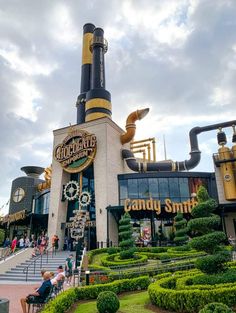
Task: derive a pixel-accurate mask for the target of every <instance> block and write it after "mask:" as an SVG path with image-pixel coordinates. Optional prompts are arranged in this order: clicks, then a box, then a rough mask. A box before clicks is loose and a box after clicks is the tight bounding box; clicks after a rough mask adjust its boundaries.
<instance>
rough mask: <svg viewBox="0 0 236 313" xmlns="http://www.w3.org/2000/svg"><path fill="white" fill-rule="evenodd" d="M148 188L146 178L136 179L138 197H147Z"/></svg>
mask: <svg viewBox="0 0 236 313" xmlns="http://www.w3.org/2000/svg"><path fill="white" fill-rule="evenodd" d="M149 197H150V195H149V188H148V180H147V178H143V179H139V180H138V198H139V199H142V198H149Z"/></svg>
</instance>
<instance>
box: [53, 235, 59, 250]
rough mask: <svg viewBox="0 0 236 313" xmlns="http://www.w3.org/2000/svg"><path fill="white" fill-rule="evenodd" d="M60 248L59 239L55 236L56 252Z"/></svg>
mask: <svg viewBox="0 0 236 313" xmlns="http://www.w3.org/2000/svg"><path fill="white" fill-rule="evenodd" d="M58 246H59V237H58V236H57V235H55V240H54V247H55V249H56V250H58Z"/></svg>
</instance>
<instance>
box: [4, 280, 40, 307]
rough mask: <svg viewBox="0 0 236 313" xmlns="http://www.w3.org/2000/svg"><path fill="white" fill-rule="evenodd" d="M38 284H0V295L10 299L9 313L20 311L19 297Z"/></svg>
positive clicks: (29, 291)
mask: <svg viewBox="0 0 236 313" xmlns="http://www.w3.org/2000/svg"><path fill="white" fill-rule="evenodd" d="M38 286H39V285H37V284H36V285H26V284H25V285H18V284H12V285H8V284H4V285H0V296H1V298H6V299H8V300H9V301H10V308H9V313H22V309H21V305H20V299H21V298H24V297H25V296H27V295H28V294H29V293H31V292H32V291H34V289H35V288H36V287H38Z"/></svg>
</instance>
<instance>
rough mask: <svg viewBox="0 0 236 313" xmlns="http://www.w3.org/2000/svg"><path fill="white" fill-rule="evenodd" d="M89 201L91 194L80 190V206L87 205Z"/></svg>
mask: <svg viewBox="0 0 236 313" xmlns="http://www.w3.org/2000/svg"><path fill="white" fill-rule="evenodd" d="M90 202H91V194H90V193H89V192H88V191H83V192H81V194H80V196H79V203H80V205H81V206H86V205H89V204H90Z"/></svg>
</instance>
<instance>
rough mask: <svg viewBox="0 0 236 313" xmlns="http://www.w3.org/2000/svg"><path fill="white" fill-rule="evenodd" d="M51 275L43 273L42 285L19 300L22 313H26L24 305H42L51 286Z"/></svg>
mask: <svg viewBox="0 0 236 313" xmlns="http://www.w3.org/2000/svg"><path fill="white" fill-rule="evenodd" d="M50 279H51V273H50V272H45V273H44V274H43V283H42V285H41V286H40V287H39V288H38V289H36V291H35V292H33V293H31V294H29V295H28V296H27V297H26V298H22V299H20V303H21V307H22V310H23V313H27V311H26V304H28V305H30V304H33V303H44V301H45V299H46V298H47V296H48V295H49V293H50V290H51V287H52V284H51V281H50Z"/></svg>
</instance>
